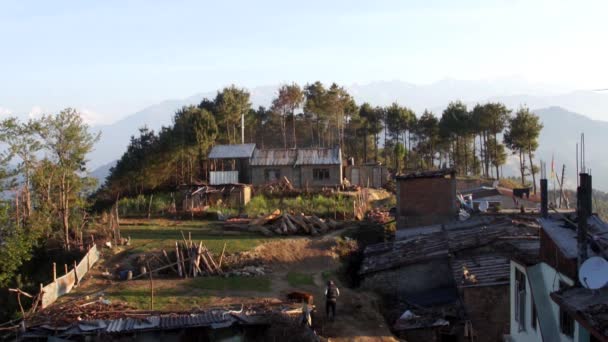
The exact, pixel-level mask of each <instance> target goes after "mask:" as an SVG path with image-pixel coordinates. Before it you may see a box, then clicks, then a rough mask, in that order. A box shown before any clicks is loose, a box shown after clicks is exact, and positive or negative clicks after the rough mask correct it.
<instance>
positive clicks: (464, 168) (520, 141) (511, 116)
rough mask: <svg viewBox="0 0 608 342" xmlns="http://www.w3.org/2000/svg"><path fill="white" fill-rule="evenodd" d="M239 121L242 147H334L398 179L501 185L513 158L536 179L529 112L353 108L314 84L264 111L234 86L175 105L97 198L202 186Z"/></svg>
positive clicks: (295, 88) (345, 96) (342, 96)
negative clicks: (168, 119) (432, 174)
mask: <svg viewBox="0 0 608 342" xmlns="http://www.w3.org/2000/svg"><path fill="white" fill-rule="evenodd" d="M167 115H170V114H169V113H168V114H167ZM241 115H244V118H245V119H244V121H245V134H244V136H245V142H246V143H249V142H253V143H256V144H257V146H258V147H260V148H278V147H280V148H295V147H311V146H317V147H333V146H339V147H341V148H342V151H343V156H345V157H352V158H354V159H355V161H356V162H357V163H365V162H382V163H385V164H387V165H388V166H389V167H390V168H391V169H393V170H394V171H396V172H403V171H405V170H417V169H430V168H441V167H455V168H456V169H457V170H458V172H459V173H460V174H461V175H483V176H487V177H499V176H500V175H501V174H500V173H501V168H500V166H501V165H503V164H504V163H505V161H506V158H507V155H508V154H510V153H513V154H515V155H516V156H517V157H518V160H519V161H520V163H519V169H520V178H523V181H524V182H525V181H526V178H528V177H530V176H531V177H532V178H535V173H536V165H535V164H534V162H533V161H534V158H535V156H534V153H535V151H536V149H537V147H538V136H539V133H540V130H541V129H542V124H541V123H540V122H539V120H538V117H537V116H536V115H534V114H532V113H531V112H530V111H529V110H528V109H527V108H519V109H518V110H517V112H513V111H512V110H511V109H509V108H507V107H506V106H504V105H503V104H501V103H486V104H480V105H476V106H475V107H473V108H469V107H467V106H466V105H465V104H463V103H461V102H453V103H450V104H449V105H448V107H447V108H446V109H445V110H444V111H443V112H442V113H433V112H430V111H424V112H422V113H415V112H414V111H413V110H412V109H410V108H408V107H406V106H404V105H402V104H399V103H393V104H391V105H389V106H384V107H381V106H373V105H372V104H370V103H361V104H359V103H356V102H355V100H354V99H353V97H352V96H351V94H349V93H348V91H347V90H346V89H345V88H344V87H341V86H339V85H337V84H331V85H329V86H326V85H324V84H322V83H321V82H315V83H311V84H306V85H305V86H303V87H301V86H300V85H298V84H286V85H283V86H281V87H280V88H279V90H278V91H277V94H276V96H275V98H274V99H273V100H272V105H271V106H270V107H269V108H265V107H258V108H252V107H251V104H250V94H249V93H248V92H247V91H246V90H245V89H242V88H238V87H236V86H231V87H227V88H224V89H222V90H221V91H219V92H218V93H217V95H216V96H215V97H214V98H211V99H203V100H202V101H201V103H200V104H198V105H197V106H185V107H182V108H181V109H179V110H178V111H177V112H176V113H174V114H173V123H172V125H169V126H166V127H163V128H161V129H160V130H159V131H153V130H149V129H147V128H142V129H141V130H140V133H139V135H137V136H133V137H132V138H131V142H130V144H129V146H128V149H127V151H126V152H125V154H124V155H123V156H122V158H121V159H120V160H119V161H118V162H117V164H116V166H115V167H114V168H112V171H111V174H110V175H109V177H108V179H107V182H106V184H105V185H104V187H103V188H102V189H101V190H100V191H99V198H101V199H105V200H106V201H108V202H111V201H114V200H115V198H116V197H117V196H128V195H136V194H141V193H145V192H149V191H154V190H157V189H161V188H174V187H175V186H177V185H180V184H191V183H192V182H195V181H205V180H206V173H207V172H206V171H207V167H208V165H207V163H206V155H207V153H208V151H209V149H210V148H211V147H212V146H213V145H214V144H221V143H223V144H230V143H240V142H241V136H240V135H241V134H240V133H241ZM384 130H385V131H386V134H382V132H383V131H384ZM503 137H504V139H503ZM531 171H532V172H531Z"/></svg>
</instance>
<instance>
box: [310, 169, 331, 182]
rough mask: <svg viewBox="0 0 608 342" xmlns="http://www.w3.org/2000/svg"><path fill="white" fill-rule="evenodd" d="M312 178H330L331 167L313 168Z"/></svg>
mask: <svg viewBox="0 0 608 342" xmlns="http://www.w3.org/2000/svg"><path fill="white" fill-rule="evenodd" d="M312 179H314V180H324V179H329V169H312Z"/></svg>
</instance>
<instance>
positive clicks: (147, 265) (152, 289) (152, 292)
mask: <svg viewBox="0 0 608 342" xmlns="http://www.w3.org/2000/svg"><path fill="white" fill-rule="evenodd" d="M146 267H148V274H149V275H150V310H151V311H152V310H154V283H153V282H152V270H151V269H150V263H149V262H147V261H146Z"/></svg>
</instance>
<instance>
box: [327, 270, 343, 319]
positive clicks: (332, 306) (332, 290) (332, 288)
mask: <svg viewBox="0 0 608 342" xmlns="http://www.w3.org/2000/svg"><path fill="white" fill-rule="evenodd" d="M339 296H340V290H339V289H338V287H337V286H336V284H334V282H333V281H331V280H328V281H327V288H326V289H325V315H326V316H327V318H330V316H329V312H330V311H331V318H330V320H332V321H333V320H334V319H335V318H336V301H337V300H338V297H339Z"/></svg>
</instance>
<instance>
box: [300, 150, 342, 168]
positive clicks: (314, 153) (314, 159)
mask: <svg viewBox="0 0 608 342" xmlns="http://www.w3.org/2000/svg"><path fill="white" fill-rule="evenodd" d="M341 163H342V153H341V151H340V148H339V147H336V148H300V149H298V157H297V159H296V165H340V164H341Z"/></svg>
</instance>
